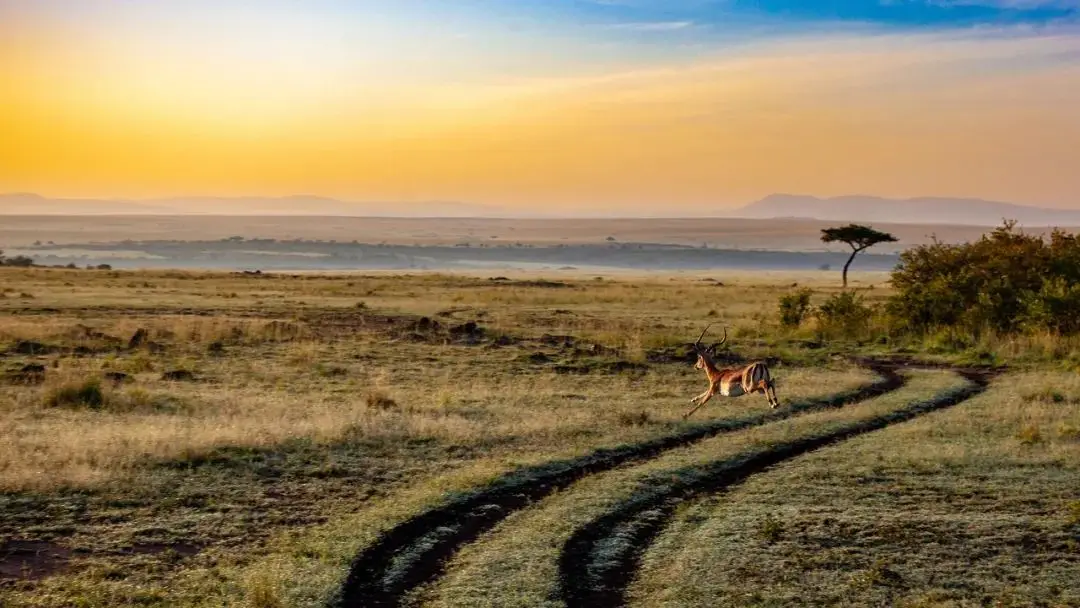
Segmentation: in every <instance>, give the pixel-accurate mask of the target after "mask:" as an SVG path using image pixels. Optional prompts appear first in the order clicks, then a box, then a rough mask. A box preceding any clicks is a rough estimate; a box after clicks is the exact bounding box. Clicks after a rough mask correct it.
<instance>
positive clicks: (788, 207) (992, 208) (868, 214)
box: [732, 194, 1080, 226]
mask: <svg viewBox="0 0 1080 608" xmlns="http://www.w3.org/2000/svg"><path fill="white" fill-rule="evenodd" d="M1077 202H1080V201H1077ZM732 216H734V217H741V218H750V219H769V218H802V219H815V220H827V221H837V222H848V221H850V222H883V223H894V224H958V225H966V226H996V225H999V224H1001V220H1002V218H1007V219H1012V220H1016V221H1017V222H1019V223H1020V224H1021V225H1024V226H1080V210H1069V209H1046V208H1040V207H1028V206H1024V205H1017V204H1014V203H1001V202H996V201H986V200H981V199H970V198H932V197H925V198H909V199H888V198H881V197H876V196H838V197H834V198H817V197H814V196H806V195H797V194H772V195H769V196H767V197H765V198H763V199H761V200H759V201H757V202H754V203H751V204H749V205H747V206H745V207H743V208H741V209H739V210H737V211H735V212H733V213H732Z"/></svg>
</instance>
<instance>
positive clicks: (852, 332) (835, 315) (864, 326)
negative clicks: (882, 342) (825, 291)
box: [816, 291, 874, 338]
mask: <svg viewBox="0 0 1080 608" xmlns="http://www.w3.org/2000/svg"><path fill="white" fill-rule="evenodd" d="M816 315H817V319H818V331H819V332H820V333H821V335H822V336H823V337H833V338H837V337H838V338H859V337H862V336H864V335H866V334H867V333H868V331H869V329H870V319H871V317H873V315H874V309H872V308H870V307H869V306H867V305H866V304H864V303H863V299H862V297H861V296H859V294H857V293H856V292H854V291H844V292H841V293H838V294H836V295H834V296H830V297H829V299H827V300H825V302H824V303H823V304H822V305H821V306H820V307H819V308H818V310H817V313H816Z"/></svg>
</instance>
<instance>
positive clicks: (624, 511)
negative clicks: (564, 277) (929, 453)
mask: <svg viewBox="0 0 1080 608" xmlns="http://www.w3.org/2000/svg"><path fill="white" fill-rule="evenodd" d="M860 363H861V364H863V365H865V366H866V367H868V368H870V369H871V370H873V371H874V372H875V373H877V374H878V375H880V376H881V379H880V380H879V381H877V382H873V383H870V384H866V385H864V386H862V387H859V388H858V389H855V390H852V391H847V392H844V393H840V394H836V395H831V396H828V397H824V398H821V399H815V400H807V401H803V402H799V403H796V404H792V405H790V406H788V407H786V408H783V409H780V410H770V411H769V412H767V413H764V414H760V415H757V416H752V417H747V418H739V419H725V420H718V421H714V422H710V423H706V424H701V425H697V426H694V427H693V428H691V429H689V430H687V431H684V432H681V433H677V434H674V435H670V436H666V437H661V438H658V439H654V440H650V441H647V442H643V443H639V444H633V445H627V446H621V447H617V448H610V449H603V450H598V451H596V452H593V453H591V454H588V455H586V456H583V457H581V458H576V459H571V460H563V461H556V462H552V463H547V464H545V465H542V466H538V467H529V468H526V469H523V470H520V471H517V472H515V473H512V474H510V475H507V476H505V477H504V478H502V479H500V480H499V481H497V482H495V483H494V484H492V485H491V486H489V487H487V488H485V489H483V490H480V491H478V492H475V493H473V494H470V495H468V496H466V497H464V498H461V499H459V500H456V501H453V502H450V503H448V504H446V505H444V506H441V507H437V508H434V509H432V510H430V511H427V512H425V513H422V514H420V515H417V516H416V517H414V518H412V519H409V520H407V521H405V522H403V523H401V524H399V525H398V526H396V527H395V528H393V529H391V530H389V531H388V532H387V533H386V534H384V535H383V536H382V537H381V538H380V539H379V540H378V541H376V542H375V543H374V544H373V545H371V546H369V547H368V548H366V549H365V550H364V551H362V552H361V553H360V554H359V555H358V556H357V557H356V558H355V559H354V561H353V563H352V565H351V568H350V571H349V574H348V577H347V578H346V580H345V583H344V584H343V585H342V587H341V589H340V590H339V592H338V594H337V596H336V597H334V598H333V599H332V601H331V606H333V607H335V608H345V607H353V606H397V605H400V604H401V603H402V600H403V599H404V598H405V596H407V595H408V594H409V593H410V592H411V591H413V590H414V589H416V588H418V587H420V586H422V585H424V584H426V583H428V582H431V581H433V580H435V579H437V578H438V577H439V576H440V575H441V574H442V572H443V569H444V567H445V564H446V562H447V561H448V560H449V558H451V557H452V556H453V555H454V554H455V553H456V552H457V551H458V550H459V549H460V548H461V547H463V546H465V545H467V544H469V543H471V542H473V541H475V540H476V539H477V538H479V537H480V536H481V535H482V534H484V533H485V532H487V531H488V530H491V529H492V528H493V527H495V526H496V525H497V524H498V523H499V522H501V521H503V520H504V519H506V518H507V517H508V516H509V515H510V514H511V513H513V512H515V511H517V510H520V509H523V508H525V507H528V506H529V505H530V504H531V503H533V502H535V501H537V500H540V499H542V498H544V497H546V496H548V495H550V494H552V493H554V492H556V491H558V490H560V489H562V488H565V487H567V486H569V485H570V484H572V483H574V482H575V481H578V480H580V479H582V478H584V477H586V476H588V475H593V474H596V473H601V472H604V471H609V470H611V469H614V468H616V467H620V466H624V465H628V464H634V463H640V462H643V461H646V460H649V459H652V458H655V457H657V456H658V455H660V454H662V453H663V452H665V451H668V450H672V449H675V448H680V447H684V446H688V445H690V444H693V443H695V442H698V441H702V440H704V439H708V438H710V437H714V436H716V435H720V434H722V433H730V432H734V431H740V430H744V429H748V428H751V427H755V426H760V425H763V424H768V423H771V422H776V421H779V420H783V419H785V418H789V417H791V416H794V415H795V414H798V413H803V412H807V411H812V410H818V409H826V408H838V407H842V406H844V405H848V404H852V403H857V402H860V401H865V400H867V399H871V398H874V397H878V396H881V395H884V394H886V393H890V392H892V391H895V390H898V389H899V388H901V387H903V386H904V384H905V382H906V378H905V377H904V376H902V375H900V374H898V373H897V372H896V367H897V366H896V365H894V364H890V363H885V362H878V361H868V360H864V361H860ZM976 386H977V387H983V386H985V382H984V383H983V384H977V385H976ZM979 392H981V390H980V391H979ZM973 394H975V393H974V392H972V393H971V394H970V395H967V396H966V397H963V398H961V399H959V401H962V400H963V399H966V398H968V397H970V396H972V395H973ZM959 401H956V402H957V403H958V402H959ZM913 407H914V406H913ZM940 407H944V406H943V405H939V406H937V407H935V408H934V409H940ZM908 411H912V412H914V413H913V414H912V415H911V416H909V417H908V418H905V419H910V418H911V417H914V416H916V415H918V414H920V413H923V412H924V411H929V410H926V409H925V408H923V409H920V410H918V411H915V409H913V408H908V409H905V410H903V412H908ZM897 415H898V416H899V415H902V413H898V414H897ZM875 420H876V419H875ZM900 421H902V420H900V419H897V420H890V421H887V422H886V423H885V424H884V425H882V426H888V425H889V424H894V423H895V422H900ZM874 422H875V421H874V420H872V421H869V422H868V423H867V424H872V423H874ZM860 426H861V425H860ZM876 428H880V427H876ZM870 430H875V429H874V428H866V429H864V430H859V431H858V432H852V433H850V434H848V435H845V436H843V437H839V436H834V435H837V434H836V433H834V434H832V435H830V436H829V437H831V440H828V441H826V439H827V438H824V437H823V438H817V439H815V440H814V441H821V442H822V443H820V444H817V443H815V444H814V446H816V447H807V446H804V445H802V443H799V444H798V445H794V444H793V445H788V446H786V449H782V448H783V447H784V446H778V447H777V448H776V449H774V450H770V451H769V452H768V454H772V456H763V457H762V460H761V462H760V464H758V465H756V468H754V467H751V469H753V470H751V469H746V470H745V471H744V473H743V477H742V478H745V477H746V476H749V475H750V474H752V473H754V472H757V471H759V470H761V469H763V468H765V467H767V466H771V465H772V464H775V463H776V462H779V461H781V460H784V459H787V458H793V457H795V456H797V455H799V454H802V453H806V452H807V451H810V450H811V449H817V448H818V447H823V446H824V445H827V444H828V443H834V442H836V441H839V440H841V439H845V438H847V437H849V436H854V435H856V434H861V433H865V432H869V431H870ZM781 456H782V457H781ZM744 464H745V465H746V466H749V463H744ZM721 469H722V467H721ZM717 474H718V475H720V477H722V478H723V479H728V477H729V475H728V474H721V473H717ZM714 485H715V484H713V485H710V484H709V483H703V484H701V485H700V488H701V491H707V489H708V488H711V487H713V486H714ZM722 485H723V484H721V486H722ZM695 487H697V486H695ZM680 492H681V491H680ZM691 494H692V493H691ZM691 494H687V496H688V495H691ZM680 495H681V494H680ZM684 498H685V497H683V499H684ZM657 499H658V500H657V501H656V502H655V505H654V506H656V505H664V504H666V503H668V502H670V501H671V500H675V499H679V498H678V497H677V496H674V495H673V496H668V497H657ZM638 506H643V507H644V508H641V509H639V508H638ZM650 509H652V507H649V506H646V505H644V504H643V505H638V503H637V502H634V503H633V504H627V505H623V506H621V507H620V508H618V509H617V510H616V511H614V512H613V513H611V514H609V515H607V516H605V517H604V518H601V519H600V520H597V521H595V522H593V523H592V524H590V525H588V526H586V527H585V528H583V529H582V530H581V531H580V532H579V533H578V534H576V535H575V536H574V538H573V539H572V540H571V543H570V544H568V545H567V547H566V550H565V551H564V555H563V561H562V565H563V568H564V569H563V572H564V576H563V580H562V583H563V585H562V596H563V598H562V599H564V600H565V601H566V602H567V603H568V604H570V605H575V606H579V605H580V606H583V605H589V606H607V605H618V604H620V603H621V597H622V591H623V590H625V586H626V584H628V583H629V580H630V576H632V572H633V568H634V567H635V565H636V562H637V558H638V556H639V555H640V550H643V549H644V547H646V546H647V545H648V543H649V541H650V540H651V539H652V537H653V536H655V534H656V532H658V531H659V530H660V529H661V528H662V526H663V524H664V523H666V521H667V516H662V517H659V518H654V519H655V521H652V520H650V521H646V522H645V523H644V525H643V526H637V527H636V528H635V533H634V534H635V538H640V542H636V543H635V546H636V547H637V548H638V550H637V551H635V552H633V554H631V555H626V556H624V559H622V560H620V564H624V565H625V567H622V566H620V567H618V568H613V569H608V570H604V572H603V573H601V574H600V580H594V579H593V578H588V579H585V578H580V577H577V576H576V575H575V576H567V575H566V573H567V572H575V570H574V569H576V568H579V567H584V566H587V565H588V563H590V561H591V558H590V556H591V551H592V548H593V547H594V546H595V544H596V542H599V541H601V540H602V539H603V538H604V537H605V535H606V534H610V533H611V532H612V531H613V530H615V529H616V528H618V529H620V530H622V525H623V524H625V523H633V522H634V521H635V520H636V519H638V518H639V516H641V515H642V514H644V513H646V512H647V511H650ZM662 513H663V512H661V514H662ZM667 515H670V513H668V514H667ZM578 571H579V572H584V571H585V570H578ZM620 573H621V574H620ZM624 579H625V580H624ZM574 581H579V582H580V583H581V584H580V585H578V584H577V583H575V582H574ZM594 585H599V586H598V587H596V588H598V589H602V590H608V589H610V590H612V592H611V593H606V592H605V594H604V595H603V597H601V596H598V595H596V594H594V593H592V591H590V590H591V589H593V587H594ZM611 602H614V603H611Z"/></svg>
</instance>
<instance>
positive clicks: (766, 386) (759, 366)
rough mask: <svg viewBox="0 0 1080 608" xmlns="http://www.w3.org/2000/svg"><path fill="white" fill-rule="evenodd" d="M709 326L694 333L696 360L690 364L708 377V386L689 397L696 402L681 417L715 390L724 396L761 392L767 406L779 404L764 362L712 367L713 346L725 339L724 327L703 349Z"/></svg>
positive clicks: (702, 403) (700, 403)
mask: <svg viewBox="0 0 1080 608" xmlns="http://www.w3.org/2000/svg"><path fill="white" fill-rule="evenodd" d="M709 327H712V325H709V326H708V327H706V328H705V330H704V331H702V332H701V335H700V336H698V339H697V342H694V344H693V348H694V352H696V353H697V363H695V364H694V369H700V370H704V371H705V376H706V377H707V378H708V379H709V389H708V390H706V391H705V392H704V393H701V394H700V395H698V396H697V397H694V398H693V399H691V400H690V403H695V404H696V405H694V407H693V408H691V409H690V410H689V411H688V412H686V413H685V414H683V420H686V419H687V418H689V417H690V415H691V414H693V413H694V412H696V411H697V410H698V408H700V407H701V406H703V405H705V402H706V401H708V400H709V399H712V397H713V395H715V394H716V393H718V392H719V393H720V394H721V395H723V396H724V397H741V396H742V395H749V394H751V393H757V392H761V393H764V394H765V398H766V399H768V400H769V405H770V406H772V407H773V408H775V407H777V406H779V405H780V399H779V398H777V396H776V385H775V384H774V383H773V381H772V378H771V377H769V368H768V367H767V366H766V365H765V363H764V362H762V361H755V362H753V363H750V364H748V365H742V366H739V367H729V368H724V369H721V368H719V367H717V366H716V362H715V361H714V360H713V357H714V356H716V349H717V348H719V347H721V346H723V345H724V343H726V342H727V328H724V339H723V340H721V341H719V342H717V343H716V344H713V345H712V346H709V347H708V348H703V347H702V346H701V339H702V338H704V337H705V332H707V331H709Z"/></svg>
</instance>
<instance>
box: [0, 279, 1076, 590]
mask: <svg viewBox="0 0 1080 608" xmlns="http://www.w3.org/2000/svg"><path fill="white" fill-rule="evenodd" d="M837 274H838V273H835V272H832V273H824V272H789V273H780V272H774V273H750V272H715V273H711V274H704V273H687V274H681V275H674V274H649V275H646V274H640V275H633V274H617V275H611V274H607V275H603V276H595V275H593V274H591V273H588V274H586V273H583V272H571V271H564V272H550V273H546V274H545V275H543V276H540V275H537V274H535V273H524V272H506V273H502V272H501V271H500V276H492V275H491V274H483V273H480V272H473V273H468V274H455V275H447V274H430V273H414V274H401V273H389V272H382V273H367V274H359V273H335V274H318V273H304V274H284V273H283V274H277V273H261V274H257V275H256V274H245V273H227V272H218V273H210V272H180V271H116V270H93V271H91V270H64V269H41V268H30V269H14V268H3V269H0V278H2V294H0V349H2V351H3V354H2V355H0V368H2V369H0V374H3V378H2V379H0V381H2V383H3V384H2V387H0V388H2V391H0V414H2V415H0V436H2V437H3V439H4V441H3V442H0V605H3V606H5V608H6V607H8V606H12V607H16V606H20V607H21V606H251V607H253V608H269V607H276V606H326V605H340V606H368V605H418V606H604V605H633V606H658V605H663V606H779V605H850V606H856V605H859V606H862V605H903V606H991V605H992V606H1080V583H1077V581H1080V485H1078V484H1077V483H1076V480H1077V479H1078V478H1080V377H1078V376H1077V374H1076V371H1077V369H1076V367H1075V363H1072V362H1073V361H1075V360H1076V359H1075V358H1073V357H1072V354H1073V353H1075V352H1076V351H1077V348H1076V345H1075V344H1073V343H1072V342H1069V341H1068V340H1066V339H1064V338H1062V339H1056V340H1050V339H1049V338H1044V339H1040V338H1039V337H1037V336H1036V337H1028V338H1016V339H1010V340H1009V341H1007V342H1005V341H1002V342H1000V343H994V344H990V345H986V344H982V345H978V346H977V347H976V349H975V350H976V351H978V350H979V349H982V350H983V351H985V350H992V351H993V352H994V353H995V355H994V357H993V361H990V363H993V365H986V364H985V363H987V361H983V360H982V359H983V358H981V355H982V354H983V353H981V352H967V353H946V352H943V351H941V350H940V349H935V345H934V344H926V343H909V342H889V341H885V342H883V343H879V342H873V343H866V342H862V343H861V342H857V341H843V340H829V339H823V338H822V337H821V336H820V335H819V332H818V331H817V329H816V328H815V326H814V322H813V321H812V320H811V321H809V322H808V323H807V324H805V325H804V326H802V327H799V328H796V329H784V328H782V327H781V326H780V324H779V322H778V314H777V301H778V299H779V298H780V297H781V296H783V295H785V294H789V293H791V292H793V291H795V290H796V289H798V288H804V287H809V288H812V289H813V290H814V296H813V298H814V300H815V301H820V299H822V298H824V297H826V296H828V295H831V294H835V293H837V292H839V280H838V278H839V277H838V276H837ZM852 279H853V280H852V287H853V288H855V289H857V290H858V291H859V292H860V293H861V294H863V295H864V297H865V298H867V300H868V301H870V302H875V301H881V300H882V299H883V298H885V297H887V296H888V294H889V293H890V287H889V285H888V276H887V275H885V274H882V273H855V274H853V276H852ZM710 323H714V324H716V326H717V329H716V330H714V331H719V327H720V326H726V327H727V328H728V331H729V334H730V336H731V339H730V342H729V343H728V345H727V346H728V348H727V349H726V350H722V351H721V358H722V359H723V361H725V362H731V363H735V362H743V361H749V360H753V359H762V360H765V361H767V362H768V363H769V366H770V369H771V370H772V375H773V377H774V378H775V379H776V381H777V391H778V393H779V397H780V399H781V407H779V408H777V409H770V408H769V407H768V404H767V402H766V400H765V398H764V397H763V396H761V395H760V394H757V395H750V396H744V397H741V398H739V399H725V398H722V397H717V398H715V399H714V400H713V401H710V402H709V403H708V404H707V405H705V406H704V407H703V408H702V409H701V410H699V411H698V412H697V413H696V414H695V415H694V416H693V417H691V418H690V419H689V420H685V421H684V420H683V419H682V414H683V412H684V411H685V410H686V409H687V408H688V407H689V404H688V401H689V398H690V397H692V396H694V395H697V394H698V393H700V392H701V391H702V390H703V389H704V388H705V386H704V385H705V380H704V376H703V375H702V374H701V372H698V371H695V370H694V369H693V367H692V365H693V362H694V359H693V356H692V354H690V352H689V351H688V349H687V345H688V344H687V343H689V342H693V340H694V338H696V337H697V335H698V334H699V333H700V332H701V330H702V329H704V327H705V326H706V325H707V324H710ZM713 339H714V340H716V339H719V338H718V337H715V338H713ZM976 363H979V365H976Z"/></svg>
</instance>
